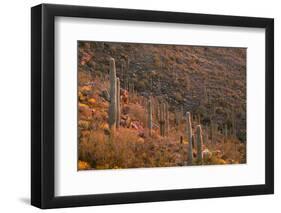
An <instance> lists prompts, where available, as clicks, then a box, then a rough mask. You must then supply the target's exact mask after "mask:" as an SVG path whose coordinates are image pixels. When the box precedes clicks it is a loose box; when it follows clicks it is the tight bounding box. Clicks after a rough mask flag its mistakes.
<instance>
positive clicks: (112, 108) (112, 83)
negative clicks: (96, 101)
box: [108, 58, 117, 136]
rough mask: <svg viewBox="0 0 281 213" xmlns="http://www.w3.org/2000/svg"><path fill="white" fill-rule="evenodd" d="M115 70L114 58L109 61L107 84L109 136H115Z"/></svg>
mask: <svg viewBox="0 0 281 213" xmlns="http://www.w3.org/2000/svg"><path fill="white" fill-rule="evenodd" d="M116 81H117V80H116V68H115V60H114V58H111V59H110V70H109V82H110V92H109V93H110V104H109V113H108V114H109V116H108V124H109V128H110V131H111V135H112V136H114V135H115V129H116V120H117V97H116V96H117V95H116V94H117V93H116V90H117V89H116V85H117V84H116Z"/></svg>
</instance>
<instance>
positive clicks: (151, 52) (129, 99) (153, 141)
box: [77, 41, 247, 171]
mask: <svg viewBox="0 0 281 213" xmlns="http://www.w3.org/2000/svg"><path fill="white" fill-rule="evenodd" d="M246 61H247V48H245V47H215V46H214V47H213V46H192V45H179V44H148V43H123V42H102V41H77V69H78V70H77V71H78V85H77V108H78V109H77V143H78V146H77V147H78V150H77V152H78V159H77V168H78V171H81V170H104V169H128V168H151V167H180V166H205V165H229V164H245V163H246V162H247V161H246V159H247V152H246V147H247V141H246V138H247V137H246V135H247V129H246V115H247V113H246V103H247V101H246V72H247V67H246Z"/></svg>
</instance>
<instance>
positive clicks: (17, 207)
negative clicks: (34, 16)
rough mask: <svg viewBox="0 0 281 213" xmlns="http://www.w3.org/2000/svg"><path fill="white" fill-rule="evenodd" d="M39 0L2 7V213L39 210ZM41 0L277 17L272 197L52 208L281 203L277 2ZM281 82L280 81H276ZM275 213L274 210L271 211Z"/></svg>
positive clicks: (199, 208)
mask: <svg viewBox="0 0 281 213" xmlns="http://www.w3.org/2000/svg"><path fill="white" fill-rule="evenodd" d="M40 3H42V2H41V1H37V0H29V1H28V2H27V1H20V0H18V1H16V0H10V1H3V2H1V7H0V16H1V18H0V26H1V31H0V75H1V77H0V97H1V104H0V133H1V146H0V162H1V167H0V171H1V175H0V212H16V211H20V212H39V211H40V210H38V209H36V208H34V207H31V206H30V205H29V197H30V7H31V6H34V5H37V4H40ZM44 3H57V4H74V5H75V4H76V5H77V4H80V5H89V6H104V7H123V8H135V9H150V10H168V11H181V12H194V13H210V14H226V15H243V16H260V17H273V18H275V59H276V62H275V109H276V110H275V132H276V134H275V162H276V163H275V180H276V181H275V195H265V196H249V197H236V198H219V199H203V200H192V201H190V200H189V201H173V202H161V203H159V202H158V203H145V204H129V205H128V204H127V205H112V206H102V207H84V208H72V209H58V210H50V211H51V212H76V211H79V212H92V211H99V212H112V211H115V212H122V213H125V212H146V211H151V210H152V209H153V211H155V212H172V211H178V212H187V211H189V212H228V213H232V212H235V213H237V212H254V211H261V212H265V211H274V210H277V209H280V207H281V204H280V202H281V168H280V162H281V145H280V144H279V141H280V139H281V134H280V130H279V129H280V128H281V119H280V113H281V110H280V109H281V96H280V90H281V86H280V83H281V75H280V72H278V70H280V68H281V64H280V61H279V60H277V59H278V58H279V57H280V55H281V46H280V39H279V38H280V37H281V23H280V22H281V13H280V5H279V1H277V0H276V1H274V0H266V1H265V0H264V1H258V0H256V1H250V0H248V1H246V0H235V1H225V0H212V1H208V0H205V1H203V0H196V1H187V0H182V1H181V0H173V1H166V2H165V1H164V0H159V1H158V0H154V1H152V0H148V1H147V0H141V1H132V0H122V1H121V0H120V1H114V0H107V1H104V0H79V1H75V0H68V1H66V0H57V1H55V0H53V1H48V0H45V1H44ZM278 83H279V85H278ZM275 212H276V211H275Z"/></svg>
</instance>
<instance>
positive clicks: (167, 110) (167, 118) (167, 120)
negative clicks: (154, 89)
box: [165, 103, 170, 136]
mask: <svg viewBox="0 0 281 213" xmlns="http://www.w3.org/2000/svg"><path fill="white" fill-rule="evenodd" d="M165 106H166V107H165V120H166V122H165V129H166V135H167V136H168V135H169V129H170V127H169V119H170V118H169V105H168V103H166V104H165Z"/></svg>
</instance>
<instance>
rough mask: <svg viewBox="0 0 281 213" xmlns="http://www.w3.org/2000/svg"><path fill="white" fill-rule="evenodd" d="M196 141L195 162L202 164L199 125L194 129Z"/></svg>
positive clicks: (200, 129) (200, 130)
mask: <svg viewBox="0 0 281 213" xmlns="http://www.w3.org/2000/svg"><path fill="white" fill-rule="evenodd" d="M196 141H197V160H198V162H199V163H202V141H203V139H202V128H201V125H197V127H196Z"/></svg>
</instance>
